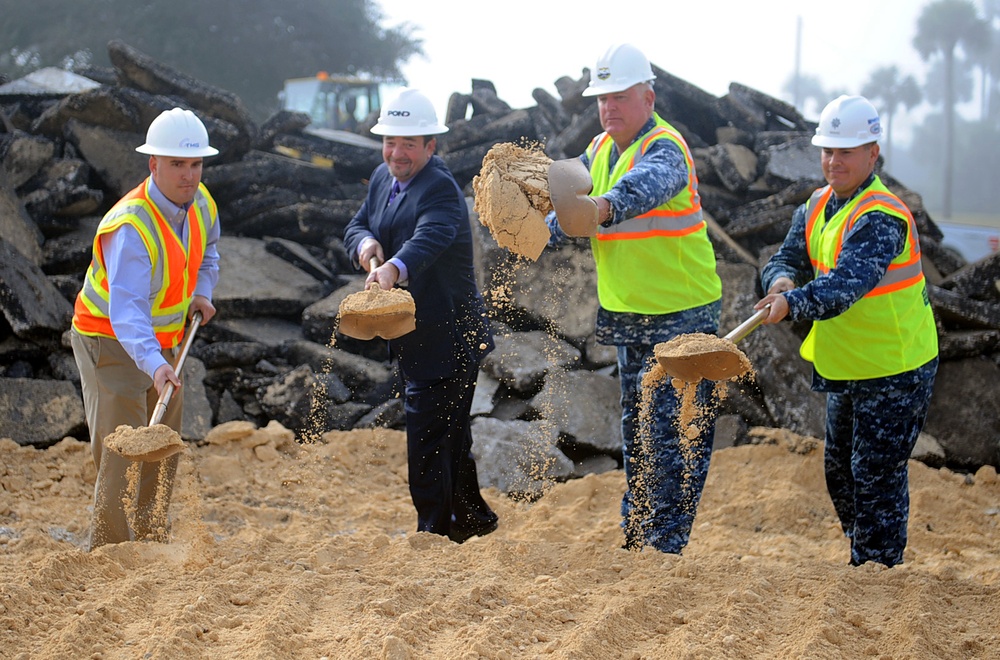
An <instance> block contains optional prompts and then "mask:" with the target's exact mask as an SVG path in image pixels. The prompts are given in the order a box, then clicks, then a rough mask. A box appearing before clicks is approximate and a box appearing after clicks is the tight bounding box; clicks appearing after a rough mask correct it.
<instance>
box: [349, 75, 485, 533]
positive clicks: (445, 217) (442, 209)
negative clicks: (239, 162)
mask: <svg viewBox="0 0 1000 660" xmlns="http://www.w3.org/2000/svg"><path fill="white" fill-rule="evenodd" d="M447 130H448V127H447V126H445V125H443V124H441V123H439V122H438V119H437V114H436V112H435V111H434V106H433V105H432V104H431V102H430V100H429V99H428V98H427V97H426V96H425V95H424V94H422V93H421V92H419V91H418V90H415V89H403V90H402V91H401V92H400V93H399V95H398V96H396V97H395V98H394V99H392V100H390V101H389V102H387V103H386V104H385V105H384V106H382V109H381V112H380V115H379V119H378V123H377V124H376V125H375V126H374V127H373V128H372V129H371V132H372V133H374V134H376V135H380V136H382V158H383V160H384V162H383V163H382V164H381V165H379V166H378V167H377V168H376V169H375V172H374V173H373V174H372V176H371V183H370V184H369V187H368V194H367V196H366V197H365V201H364V204H362V206H361V209H360V210H359V211H358V213H357V214H356V215H355V216H354V218H353V219H352V220H351V222H350V223H348V225H347V229H346V231H345V234H344V244H345V246H346V247H347V250H348V253H349V254H351V255H352V257H353V259H354V262H355V264H356V265H359V266H360V267H363V268H364V269H365V270H369V273H368V278H367V283H368V284H370V285H375V284H377V285H378V286H381V287H382V288H383V289H390V288H392V287H393V286H396V285H401V286H405V287H407V289H408V290H409V292H410V294H411V295H412V296H413V302H414V304H415V305H416V329H415V330H413V331H412V332H410V333H408V334H405V335H403V336H402V337H399V338H397V339H392V340H390V341H389V349H390V352H391V354H392V355H393V357H395V358H396V359H397V360H398V363H399V368H400V371H401V373H402V376H403V383H404V387H405V390H404V406H405V411H406V446H407V463H408V472H409V487H410V496H411V498H412V500H413V504H414V507H415V508H416V510H417V531H420V532H430V533H432V534H440V535H443V536H448V537H449V538H450V539H451V540H453V541H455V542H458V543H462V542H464V541H466V540H467V539H469V538H471V537H473V536H483V535H485V534H489V533H490V532H493V531H494V530H496V528H497V516H496V514H495V513H494V512H493V511H492V509H491V508H490V507H489V505H488V504H487V503H486V501H485V500H484V499H483V497H482V495H481V494H480V491H479V479H478V476H477V472H476V462H475V459H474V458H473V456H472V432H471V428H470V413H471V409H472V399H473V395H474V393H475V390H476V377H477V376H478V373H479V364H480V362H481V361H482V359H483V357H484V356H485V355H486V354H487V353H489V352H490V351H491V350H493V347H494V345H493V334H492V332H491V330H490V327H489V320H488V318H487V316H486V306H485V304H484V302H483V299H482V296H481V295H480V293H479V289H478V288H477V285H476V278H475V272H474V270H473V260H472V232H471V229H470V226H469V210H468V206H467V204H466V201H465V197H464V195H463V194H462V191H461V189H460V188H459V186H458V184H457V183H456V181H455V179H454V177H453V176H452V174H451V172H450V171H449V170H448V167H447V166H446V165H445V163H444V161H443V160H442V159H441V158H440V157H439V156H437V155H435V153H434V152H435V150H436V148H437V137H436V136H437V135H440V134H442V133H445V132H446V131H447ZM373 257H374V258H375V259H377V261H378V263H379V264H381V265H379V266H378V267H376V268H374V269H371V268H370V261H371V259H372V258H373Z"/></svg>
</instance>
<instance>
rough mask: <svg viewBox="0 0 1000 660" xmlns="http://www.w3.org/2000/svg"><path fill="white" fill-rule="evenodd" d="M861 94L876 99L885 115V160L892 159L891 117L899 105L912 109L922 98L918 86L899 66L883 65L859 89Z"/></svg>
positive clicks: (871, 99)
mask: <svg viewBox="0 0 1000 660" xmlns="http://www.w3.org/2000/svg"><path fill="white" fill-rule="evenodd" d="M861 95H862V96H865V97H866V98H868V100H869V101H878V102H879V103H878V105H880V106H882V115H883V116H884V117H885V135H886V139H885V160H886V162H890V161H891V160H892V118H893V116H894V115H895V114H896V109H897V108H898V107H899V106H901V105H902V106H905V107H906V109H907V110H911V109H913V107H914V106H916V105H917V104H918V103H920V101H921V99H922V96H923V95H922V94H921V93H920V87H919V86H918V85H917V81H916V79H915V78H914V77H913V76H905V77H904V76H902V75H901V74H900V72H899V67H897V66H896V65H893V66H884V67H881V68H879V69H876V70H875V71H873V72H872V74H871V77H869V78H868V82H867V83H865V86H864V87H863V88H862V89H861Z"/></svg>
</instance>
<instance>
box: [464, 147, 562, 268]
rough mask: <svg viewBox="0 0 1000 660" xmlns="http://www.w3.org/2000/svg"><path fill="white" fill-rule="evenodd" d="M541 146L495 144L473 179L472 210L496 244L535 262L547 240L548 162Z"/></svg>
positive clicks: (550, 204)
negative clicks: (473, 198)
mask: <svg viewBox="0 0 1000 660" xmlns="http://www.w3.org/2000/svg"><path fill="white" fill-rule="evenodd" d="M551 163H552V159H551V158H549V157H548V156H546V155H545V154H544V153H543V152H542V150H541V147H539V146H527V147H524V146H519V145H516V144H513V143H510V142H504V143H501V144H497V145H494V146H493V147H492V148H490V150H489V152H488V153H487V154H486V156H485V157H484V158H483V165H482V168H481V169H480V171H479V174H478V175H477V176H476V177H474V178H473V180H472V189H473V192H474V195H475V200H476V201H475V206H474V210H475V211H476V213H478V214H479V221H480V222H481V223H482V224H483V225H485V226H486V227H487V228H488V229H489V230H490V233H491V234H492V235H493V238H494V239H495V240H496V242H497V243H498V244H499V245H500V246H501V247H504V248H507V249H508V250H510V251H511V252H514V253H515V254H518V255H521V256H523V257H527V258H528V259H530V260H532V261H535V260H536V259H538V257H539V256H540V255H541V254H542V250H543V249H545V245H546V243H548V240H549V229H548V227H547V226H546V224H545V216H546V215H547V214H548V212H549V211H551V210H552V201H551V200H550V198H549V181H548V173H549V165H550V164H551Z"/></svg>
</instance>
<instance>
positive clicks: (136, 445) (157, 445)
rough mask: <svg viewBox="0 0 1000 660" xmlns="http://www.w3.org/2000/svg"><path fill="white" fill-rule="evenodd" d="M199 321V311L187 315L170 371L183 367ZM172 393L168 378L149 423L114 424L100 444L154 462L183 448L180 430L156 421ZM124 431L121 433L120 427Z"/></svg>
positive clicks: (137, 459) (161, 414)
mask: <svg viewBox="0 0 1000 660" xmlns="http://www.w3.org/2000/svg"><path fill="white" fill-rule="evenodd" d="M200 325H201V312H195V313H194V314H192V315H191V325H190V326H189V327H188V331H187V336H186V337H185V338H184V345H183V346H181V352H180V355H178V356H177V362H176V364H174V371H175V372H176V373H177V374H178V375H179V374H180V373H181V370H182V369H183V368H184V360H185V359H186V358H187V354H188V351H189V350H190V348H191V343H192V342H193V341H194V335H195V332H197V330H198V326H200ZM173 394H174V384H173V383H171V382H170V381H167V383H166V384H165V385H164V387H163V391H162V392H160V396H159V398H158V399H157V400H156V405H155V406H153V414H152V416H150V418H149V426H145V427H140V428H137V429H133V428H129V427H121V426H120V427H118V429H116V430H115V432H114V433H112V434H111V435H109V436H108V437H107V438H106V439H105V441H104V444H105V446H106V447H108V448H109V449H111V450H113V451H114V452H116V453H118V454H120V455H121V456H124V457H125V458H127V459H128V460H130V461H138V462H150V463H153V462H156V461H162V460H163V459H165V458H167V457H169V456H173V455H174V454H176V453H177V452H179V451H183V450H184V449H186V447H185V445H184V441H183V440H181V436H180V434H178V433H177V431H174V430H173V429H171V428H169V427H167V426H164V425H163V424H160V420H161V419H163V415H164V413H165V412H166V411H167V406H168V405H170V399H171V397H172V396H173ZM123 430H124V431H125V432H124V433H121V431H123Z"/></svg>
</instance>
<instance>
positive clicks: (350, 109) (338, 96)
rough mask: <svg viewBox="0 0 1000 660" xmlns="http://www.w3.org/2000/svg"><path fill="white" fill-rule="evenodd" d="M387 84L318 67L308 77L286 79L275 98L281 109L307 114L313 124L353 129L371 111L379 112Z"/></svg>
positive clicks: (326, 127)
mask: <svg viewBox="0 0 1000 660" xmlns="http://www.w3.org/2000/svg"><path fill="white" fill-rule="evenodd" d="M389 85H391V83H383V82H379V81H376V80H372V79H370V78H361V77H355V76H340V75H330V74H329V73H327V72H325V71H320V72H319V73H317V74H316V75H315V76H312V77H309V78H290V79H288V80H286V81H285V86H284V88H283V89H282V90H281V92H280V93H279V94H278V98H279V99H280V101H281V107H282V108H283V109H284V110H291V111H294V112H304V113H305V114H307V115H309V117H310V118H311V119H312V127H313V128H325V129H330V130H335V131H352V132H353V131H354V130H355V129H356V128H357V126H358V125H359V124H361V123H362V122H364V121H365V120H366V119H367V118H368V117H369V116H370V115H371V114H372V113H374V114H375V115H376V116H377V115H378V111H379V108H381V107H382V101H383V96H384V94H385V92H386V91H387V89H386V88H387V86H389Z"/></svg>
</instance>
